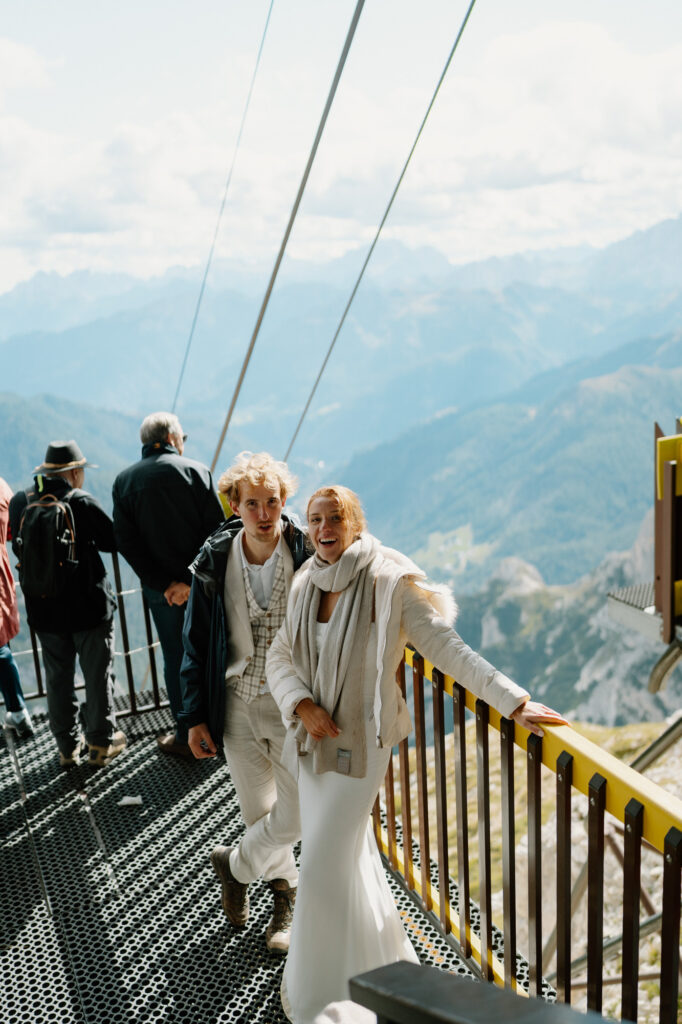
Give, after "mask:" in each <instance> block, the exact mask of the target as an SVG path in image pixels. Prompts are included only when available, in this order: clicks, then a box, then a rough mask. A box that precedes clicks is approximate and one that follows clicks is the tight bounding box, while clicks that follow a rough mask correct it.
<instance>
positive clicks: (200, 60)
mask: <svg viewBox="0 0 682 1024" xmlns="http://www.w3.org/2000/svg"><path fill="white" fill-rule="evenodd" d="M467 6H468V3H467V2H460V0H420V2H419V3H416V2H415V0H366V4H365V9H364V11H363V14H362V17H361V20H360V24H359V27H358V31H357V34H356V38H355V42H354V44H353V48H352V51H351V55H350V57H349V60H348V63H347V66H346V70H345V72H344V77H343V80H342V83H341V87H340V90H339V93H338V95H337V101H336V104H335V107H334V109H333V112H332V116H331V118H330V120H329V123H328V127H327V131H326V133H325V136H324V138H323V141H322V145H321V147H320V151H319V154H318V159H317V162H316V164H315V167H314V169H313V174H312V176H311V179H310V183H309V188H308V191H307V193H306V196H305V199H304V203H303V205H302V209H301V215H300V218H299V220H298V222H297V224H296V227H295V230H294V233H293V235H292V238H291V242H290V248H289V253H290V255H291V257H292V258H294V257H297V258H305V259H310V258H314V259H327V258H330V257H332V256H337V255H340V254H342V253H343V252H345V251H346V250H348V249H350V248H354V247H357V246H359V245H362V244H366V243H367V241H369V240H370V239H371V238H372V237H373V234H374V231H375V229H376V225H377V223H378V221H379V218H380V217H381V214H382V212H383V210H384V207H385V204H386V202H387V200H388V197H389V195H390V192H391V190H392V188H393V185H394V183H395V181H396V179H397V176H398V173H399V171H400V169H401V167H402V164H403V161H404V159H405V157H406V155H407V152H408V150H409V147H410V145H411V143H412V140H413V138H414V135H415V132H416V129H417V127H418V125H419V123H420V121H421V118H422V116H423V113H424V111H425V109H426V106H427V103H428V101H429V99H430V97H431V93H432V91H433V89H434V87H435V84H436V82H437V80H438V77H439V75H440V72H441V69H442V67H443V64H444V62H445V59H446V57H447V54H448V52H449V50H450V47H451V45H452V42H453V41H454V38H455V36H456V33H457V30H458V27H459V24H460V22H461V19H462V18H463V16H464V13H465V11H466V8H467ZM268 7H269V0H192V2H191V3H190V2H189V0H116V2H113V0H99V2H97V3H92V0H60V2H59V3H55V2H54V0H23V2H21V3H18V2H17V0H0V196H1V197H2V198H1V200H0V292H4V291H7V290H8V289H10V288H11V287H13V286H14V285H15V284H16V283H17V282H19V281H22V280H25V279H27V278H29V277H30V276H31V275H32V274H34V273H35V272H36V271H38V270H54V271H58V272H60V273H63V274H65V273H68V272H70V271H72V270H75V269H80V268H90V269H96V270H106V271H121V272H126V273H133V274H138V275H141V276H145V277H147V276H150V275H154V274H158V273H162V272H163V271H164V270H165V269H167V268H168V267H170V266H174V265H178V264H179V265H184V266H193V265H202V264H203V262H204V261H205V259H206V255H207V252H208V247H209V244H210V241H211V238H212V235H213V229H214V225H215V219H216V216H217V211H218V207H219V204H220V199H221V196H222V191H223V187H224V182H225V177H226V173H227V169H228V167H229V165H230V162H231V159H232V154H233V148H234V143H235V139H236V135H237V131H238V127H239V122H240V119H241V114H242V109H243V105H244V101H245V98H246V94H247V89H248V85H249V81H250V77H251V73H252V69H253V64H254V60H255V56H256V52H257V49H258V45H259V42H260V38H261V34H262V31H263V26H264V23H265V18H266V14H267V10H268ZM354 7H355V0H274V8H273V14H272V19H271V22H270V27H269V31H268V36H267V40H266V45H265V50H264V53H263V59H262V64H261V69H260V72H259V76H258V79H257V83H256V89H255V92H254V96H253V100H252V105H251V111H250V115H249V119H248V122H247V126H246V130H245V133H244V138H243V142H242V147H241V149H240V152H239V155H238V159H237V164H236V168H235V173H234V177H233V181H232V188H231V192H230V196H229V199H228V205H227V208H226V212H225V216H224V219H223V225H222V230H221V234H220V238H219V242H218V249H217V252H218V255H219V256H221V257H230V258H235V259H239V260H244V261H247V262H249V263H252V262H253V263H258V264H259V265H266V264H267V265H271V263H272V260H273V258H274V255H275V253H276V252H277V249H278V246H279V242H280V239H281V235H282V231H283V229H284V226H285V224H286V221H287V218H288V214H289V210H290V207H291V203H292V201H293V198H294V196H295V194H296V190H297V187H298V183H299V180H300V177H301V173H302V170H303V167H304V166H305V161H306V159H307V155H308V151H309V148H310V145H311V142H312V139H313V137H314V133H315V130H316V128H317V123H318V119H319V116H320V113H321V110H322V107H323V104H324V101H325V99H326V95H327V92H328V89H329V84H330V81H331V78H332V75H333V71H334V68H335V66H336V62H337V60H338V56H339V53H340V50H341V47H342V44H343V40H344V38H345V34H346V31H347V27H348V23H349V21H350V17H351V14H352V12H353V10H354ZM680 67H682V4H680V3H679V0H647V2H646V3H644V2H642V0H571V2H570V3H569V2H568V0H552V2H551V3H548V2H547V0H516V2H514V3H511V2H510V0H478V2H477V4H476V6H475V8H474V11H473V14H472V16H471V19H470V22H469V25H468V27H467V29H466V32H465V34H464V37H463V39H462V43H461V45H460V48H459V50H458V52H457V54H456V55H455V59H454V62H453V65H452V67H451V69H450V72H449V75H448V77H447V80H446V82H445V85H444V87H443V90H442V91H441V95H440V97H439V99H438V101H437V105H436V107H435V109H434V111H433V114H432V117H431V119H430V122H429V124H428V126H427V130H426V133H425V135H424V137H423V139H422V141H421V143H420V146H419V148H418V150H417V153H416V155H415V158H414V160H413V163H412V166H411V168H410V171H409V172H408V176H407V178H406V180H405V182H404V185H403V189H402V190H401V193H400V195H399V199H398V201H397V203H396V205H395V207H394V210H393V212H392V215H391V219H390V221H389V224H388V226H387V229H386V234H387V235H388V236H392V237H395V238H399V239H401V240H402V241H404V242H405V243H406V244H408V245H413V246H416V245H424V244H426V245H432V246H435V247H437V248H438V249H440V250H441V251H442V252H443V253H444V254H445V255H446V256H447V257H448V258H449V259H450V260H452V261H454V262H467V261H470V260H474V259H480V258H483V257H487V256H491V255H502V254H506V253H510V252H515V251H520V250H527V249H538V248H547V247H553V246H568V245H575V244H583V243H589V244H592V245H597V246H601V245H605V244H607V243H609V242H611V241H614V240H616V239H618V238H622V237H625V236H626V235H628V234H630V233H631V232H632V231H635V230H637V229H639V228H645V227H648V226H649V225H651V224H654V223H656V222H657V221H660V220H663V219H664V218H666V217H675V216H678V214H679V213H680V211H681V209H682V116H681V115H682V75H681V74H680V71H679V69H680Z"/></svg>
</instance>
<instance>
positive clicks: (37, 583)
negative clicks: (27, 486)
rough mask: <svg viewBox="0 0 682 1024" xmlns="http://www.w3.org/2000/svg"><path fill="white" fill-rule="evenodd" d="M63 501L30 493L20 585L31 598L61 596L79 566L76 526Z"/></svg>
mask: <svg viewBox="0 0 682 1024" xmlns="http://www.w3.org/2000/svg"><path fill="white" fill-rule="evenodd" d="M72 494H73V491H69V492H68V493H67V494H65V495H64V497H63V498H61V499H60V498H56V497H55V496H54V494H43V495H41V497H40V498H38V497H37V496H36V493H35V492H34V491H31V492H29V491H27V492H26V497H27V498H28V504H27V505H26V508H25V509H24V512H23V515H22V517H21V522H20V523H19V536H18V537H17V541H16V542H17V547H18V555H19V564H18V566H17V568H18V570H19V583H20V584H21V589H22V590H23V592H24V594H25V595H26V596H27V597H33V598H36V597H58V596H59V594H61V593H62V591H63V590H64V587H65V585H66V583H67V582H68V581H69V579H70V578H71V577H72V576H73V573H74V571H75V570H76V568H77V566H78V559H77V558H76V526H75V523H74V519H73V511H72V509H71V506H70V505H69V498H70V497H71V495H72Z"/></svg>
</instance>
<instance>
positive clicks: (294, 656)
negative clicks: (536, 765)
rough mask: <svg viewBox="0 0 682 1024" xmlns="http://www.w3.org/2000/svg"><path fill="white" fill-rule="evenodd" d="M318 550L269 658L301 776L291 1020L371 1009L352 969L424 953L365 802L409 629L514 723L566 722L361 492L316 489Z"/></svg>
mask: <svg viewBox="0 0 682 1024" xmlns="http://www.w3.org/2000/svg"><path fill="white" fill-rule="evenodd" d="M307 515H308V532H309V536H310V540H311V541H312V543H313V546H314V548H315V554H314V555H313V557H312V558H311V559H310V560H309V561H308V562H307V564H306V565H305V566H304V567H303V569H302V570H301V571H300V572H299V573H298V575H297V576H296V578H295V580H294V582H293V585H292V588H291V593H290V595H289V603H288V606H287V613H286V618H285V622H284V625H283V626H282V629H281V630H280V631H279V633H278V634H277V636H276V637H275V639H274V641H273V643H272V646H271V647H270V652H269V654H268V658H267V673H268V680H269V682H270V687H271V689H272V693H273V696H274V698H275V700H276V701H277V703H278V704H279V707H280V709H281V711H282V715H283V718H284V720H285V722H286V723H287V725H288V728H287V737H286V741H285V745H284V752H283V762H284V764H286V765H287V766H288V767H289V768H290V770H291V771H292V772H293V773H294V774H295V775H296V776H297V778H298V789H299V801H300V813H301V864H300V881H299V889H298V899H297V902H296V908H295V911H294V918H293V925H292V930H291V943H290V947H289V955H288V957H287V962H286V965H285V967H284V974H283V979H282V1005H283V1007H284V1011H285V1013H286V1015H287V1017H288V1018H289V1020H291V1021H293V1022H295V1024H329V1022H331V1021H334V1022H343V1024H346V1022H353V1024H356V1022H357V1024H360V1022H363V1024H364V1022H365V1021H367V1022H370V1021H374V1014H372V1013H370V1012H369V1011H368V1010H366V1009H364V1008H362V1007H360V1006H358V1005H357V1004H355V1003H353V1002H352V1001H351V1000H350V998H349V991H348V979H349V978H351V977H353V976H354V975H356V974H362V973H363V972H365V971H369V970H372V969H374V968H376V967H381V966H383V965H385V964H388V963H392V962H393V961H396V960H412V961H416V960H417V956H416V953H415V951H414V949H413V947H412V944H411V943H410V941H409V939H408V937H407V934H406V932H405V929H404V928H403V925H402V922H401V919H400V915H399V913H398V910H397V908H396V906H395V903H394V902H393V898H392V896H391V892H390V889H389V888H388V883H387V881H386V876H385V873H384V871H383V869H382V866H381V860H380V857H379V852H378V849H377V845H376V842H375V840H374V835H373V831H372V827H371V821H370V813H371V809H372V806H373V804H374V801H375V798H376V796H377V793H378V791H379V787H380V785H381V782H382V780H383V778H384V776H385V774H386V770H387V768H388V763H389V760H390V757H391V748H392V747H393V746H394V745H395V744H397V743H399V742H400V741H401V740H402V739H404V737H405V736H406V735H407V734H408V732H409V730H410V717H409V712H408V709H407V705H406V703H405V701H404V699H403V696H402V693H401V690H400V687H399V686H398V685H397V683H396V670H397V668H398V665H399V663H400V659H401V657H402V654H403V650H404V647H405V643H406V642H407V641H410V642H412V643H413V644H414V645H415V647H416V648H417V650H419V651H420V652H421V653H422V654H423V655H424V656H425V657H426V658H428V659H429V661H431V662H432V663H433V664H434V665H436V666H437V667H438V668H439V669H440V670H441V671H442V672H445V673H447V674H448V675H452V676H454V677H455V678H456V679H457V681H458V682H459V683H461V684H462V685H463V686H465V687H467V689H469V690H470V691H471V692H472V693H474V694H475V695H476V696H477V697H482V698H483V699H484V700H485V701H487V703H488V704H490V705H491V706H492V707H495V708H497V709H498V710H499V711H500V713H501V714H503V715H505V716H507V717H511V718H513V719H514V720H515V721H516V722H518V724H519V725H521V726H523V727H524V728H526V729H530V730H531V731H533V732H540V730H539V728H538V725H537V723H538V722H542V721H547V722H551V723H553V724H559V723H562V722H564V719H562V718H561V716H560V715H558V714H557V713H556V712H555V711H552V710H551V709H549V708H546V707H544V705H541V704H536V703H534V702H533V701H531V700H529V695H528V693H527V691H526V690H524V689H522V688H521V687H520V686H517V685H516V683H513V682H512V681H511V680H510V679H508V678H507V677H506V676H504V675H503V674H502V673H501V672H498V671H497V670H496V669H495V668H494V667H493V666H492V665H490V664H489V663H488V662H487V661H485V660H484V659H483V658H482V657H481V656H480V655H478V654H476V652H475V651H473V650H471V648H470V647H468V646H467V645H466V644H465V642H464V641H463V640H462V639H461V638H460V637H459V636H458V634H457V633H456V632H455V630H454V629H453V628H452V626H450V625H449V623H450V622H452V621H453V619H454V614H455V610H456V608H455V603H454V601H453V599H452V595H451V593H450V591H449V590H448V588H446V587H436V586H433V585H431V584H429V583H427V581H426V577H425V574H424V573H423V572H422V571H421V570H420V569H419V568H418V567H417V566H416V565H415V564H414V562H412V561H411V560H410V559H409V558H406V557H405V556H404V555H402V554H400V552H398V551H394V550H392V549H390V548H385V547H383V546H382V545H381V544H380V543H379V541H378V540H376V538H375V537H372V536H371V534H369V533H368V532H367V529H366V524H365V519H364V515H363V512H362V508H361V506H360V502H359V499H358V497H357V495H356V494H354V493H353V492H352V491H349V490H348V489H347V488H345V487H339V486H335V487H325V488H321V489H320V490H318V491H316V492H315V494H313V496H312V497H311V499H310V501H309V502H308V507H307Z"/></svg>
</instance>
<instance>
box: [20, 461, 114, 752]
mask: <svg viewBox="0 0 682 1024" xmlns="http://www.w3.org/2000/svg"><path fill="white" fill-rule="evenodd" d="M87 467H90V468H92V469H96V468H97V467H96V466H93V465H92V464H91V463H89V462H86V459H85V456H84V455H83V453H82V451H81V449H80V448H79V446H78V445H77V444H76V442H75V441H52V442H50V444H49V445H48V446H47V451H46V453H45V461H44V462H43V463H42V465H40V466H37V467H36V469H34V471H33V472H34V486H33V488H32V490H31V491H28V492H27V491H17V493H16V494H15V495H14V497H13V498H12V499H11V501H10V503H9V520H10V529H11V531H12V549H13V551H14V553H15V555H16V556H17V558H19V559H20V558H21V557H22V554H21V546H20V544H19V543H18V541H19V538H20V532H21V523H22V518H23V515H24V511H25V509H26V506H27V505H28V503H29V500H30V501H32V502H33V501H35V500H37V499H38V498H39V497H41V496H43V495H52V496H53V497H54V498H56V499H58V500H59V501H60V502H62V503H66V504H68V505H69V508H70V510H71V514H72V516H73V524H74V532H75V535H76V546H75V552H76V561H77V565H76V566H75V568H74V570H73V573H72V574H71V575H70V576H69V578H68V579H67V580H66V581H65V582H64V584H63V589H62V590H61V591H60V592H59V593H58V594H57V595H56V596H52V597H37V596H35V595H28V594H24V598H25V601H26V617H27V618H28V622H29V625H30V626H32V627H33V629H34V630H35V632H36V634H37V636H38V640H39V642H40V646H41V649H42V658H43V665H44V668H45V688H46V691H47V714H48V719H49V723H50V729H51V730H52V733H53V735H54V737H55V739H56V741H57V746H58V748H59V762H60V764H61V765H62V766H64V767H70V766H71V765H74V764H78V763H79V761H80V757H81V754H82V744H83V735H82V733H81V723H82V726H83V732H84V735H85V742H86V743H87V746H88V750H89V754H88V764H89V765H90V766H91V767H100V766H102V765H105V764H108V763H109V762H110V761H111V760H112V758H114V757H116V756H117V755H118V754H120V753H121V752H122V751H123V750H124V748H125V746H126V738H125V735H124V734H123V733H122V732H121V730H120V729H117V728H116V712H115V710H114V609H115V607H116V602H115V599H114V594H113V591H112V589H111V585H110V583H109V580H108V579H107V574H106V570H105V568H104V564H103V562H102V559H101V556H100V551H113V550H114V532H113V527H112V522H111V519H110V518H109V516H108V515H107V514H106V512H105V511H104V509H103V508H102V506H101V505H100V503H99V502H98V501H97V499H96V498H94V497H93V496H92V494H89V493H88V492H87V491H84V490H83V489H82V488H83V481H84V479H85V470H86V468H87ZM76 656H78V661H79V664H80V667H81V672H82V673H83V679H84V681H85V701H84V702H83V703H82V704H81V705H80V707H79V703H78V698H77V696H76V692H75V671H76ZM79 720H80V721H79Z"/></svg>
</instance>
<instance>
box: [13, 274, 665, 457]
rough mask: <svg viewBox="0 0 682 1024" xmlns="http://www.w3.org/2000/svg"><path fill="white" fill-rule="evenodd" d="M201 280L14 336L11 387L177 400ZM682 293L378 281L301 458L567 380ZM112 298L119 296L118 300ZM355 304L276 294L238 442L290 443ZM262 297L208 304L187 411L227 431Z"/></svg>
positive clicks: (191, 364) (142, 405) (660, 315)
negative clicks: (541, 380)
mask: <svg viewBox="0 0 682 1024" xmlns="http://www.w3.org/2000/svg"><path fill="white" fill-rule="evenodd" d="M441 269H442V268H441ZM71 283H72V284H73V283H74V282H71ZM120 283H121V282H119V284H120ZM51 284H54V282H51ZM195 284H196V282H194V281H192V280H191V279H190V278H189V277H188V276H186V275H185V276H183V275H182V274H179V273H178V274H176V275H175V276H174V277H172V280H171V275H169V279H168V280H167V281H166V283H165V285H163V287H162V286H161V285H159V286H158V287H157V286H156V285H155V286H154V288H156V291H155V290H154V288H151V286H150V287H149V288H147V289H145V288H144V287H143V286H142V285H141V284H140V285H138V286H137V287H136V288H135V289H131V290H130V291H129V292H127V293H126V295H125V296H119V297H115V301H119V298H121V301H122V302H123V299H124V298H125V301H126V302H128V306H127V307H126V308H124V309H122V310H118V311H116V312H113V313H111V314H110V315H107V316H100V317H98V318H97V319H95V320H93V321H92V322H88V323H81V324H78V325H77V326H73V327H69V328H68V329H65V330H61V331H40V332H32V333H29V334H22V335H14V336H12V337H11V338H9V339H7V340H6V341H5V342H4V343H3V344H2V349H1V351H2V355H3V365H4V367H5V373H4V386H5V388H7V389H8V390H11V391H13V392H16V393H19V394H23V395H25V396H30V395H32V394H37V393H42V392H45V391H46V390H49V391H51V392H53V393H58V394H64V395H66V394H69V395H78V396H80V397H82V398H84V399H85V400H87V401H90V402H92V403H95V404H98V405H101V406H106V407H110V408H118V409H121V411H122V412H124V413H126V414H130V415H135V416H138V417H141V416H142V415H144V414H145V413H146V412H148V411H150V410H151V409H153V408H164V407H169V406H170V405H171V404H172V401H173V397H174V395H175V390H176V386H177V381H178V375H179V372H180V367H181V365H182V362H183V358H184V353H185V348H186V343H187V333H188V325H189V323H190V322H191V316H192V312H193V309H194V303H195V301H196V290H195ZM10 294H13V293H10ZM94 294H95V297H97V295H98V294H99V293H98V292H97V289H95V290H94ZM681 295H682V292H677V293H674V294H671V295H669V296H667V297H666V298H661V297H657V298H656V301H655V302H652V301H649V300H647V301H649V304H648V305H647V304H646V303H644V304H643V305H639V306H638V305H637V301H636V300H635V299H633V300H632V301H631V302H630V304H629V306H628V310H629V311H628V310H625V307H624V306H623V305H621V304H620V303H616V302H614V301H611V300H609V299H608V298H606V297H604V296H603V295H601V294H596V293H588V292H585V293H583V292H569V291H567V290H565V289H564V290H562V289H559V288H556V287H551V288H550V287H539V286H537V285H533V284H528V283H517V284H510V285H508V286H507V287H506V288H504V289H503V290H500V291H485V290H482V289H479V290H472V291H467V290H464V289H461V288H455V287H453V286H452V285H451V284H448V285H444V284H442V283H441V284H440V285H439V286H438V287H436V286H435V285H434V286H433V287H430V288H427V287H426V286H425V285H424V284H423V283H421V284H413V285H412V286H411V287H410V288H408V287H404V288H397V287H394V288H392V289H388V288H386V287H378V286H377V285H375V284H372V283H368V284H367V285H366V286H363V288H362V289H361V291H360V293H359V294H358V297H357V299H356V302H355V304H354V306H353V308H352V310H351V313H350V316H349V317H348V320H347V322H346V324H345V326H344V329H343V332H342V334H341V336H340V338H339V342H338V344H337V347H336V350H335V351H334V353H333V355H332V358H331V359H330V361H329V364H328V367H327V370H326V373H325V375H324V377H323V379H322V383H321V385H320V388H319V391H318V393H317V395H316V398H315V401H314V403H313V406H312V408H311V410H310V413H309V416H308V419H307V421H306V423H305V424H304V428H303V430H302V432H301V434H300V436H299V439H298V442H297V446H296V451H295V458H296V459H297V460H299V462H300V464H301V465H304V464H307V463H309V462H310V461H311V460H312V461H317V460H319V459H324V460H325V461H326V462H327V463H330V462H331V463H334V462H340V461H342V460H344V459H347V458H349V457H350V456H351V455H352V453H353V452H355V451H357V450H358V449H359V448H367V447H371V446H372V445H375V444H377V443H381V442H384V441H388V440H390V439H391V438H392V437H394V436H396V435H397V434H398V433H400V431H401V430H403V429H406V428H407V427H410V426H413V425H416V424H418V423H419V422H421V421H423V420H424V419H425V418H427V417H429V416H433V415H434V414H436V413H440V412H443V411H445V410H448V409H453V408H457V409H459V410H464V409H468V408H472V407H473V406H475V405H477V404H482V403H486V402H489V401H491V400H492V399H495V398H497V397H500V396H502V395H504V394H505V393H508V392H509V391H511V390H513V389H515V388H520V387H522V386H523V385H524V384H526V383H527V382H529V381H531V380H533V378H535V377H537V375H538V374H539V373H542V372H552V371H558V372H557V373H556V376H555V379H557V380H560V379H561V375H562V374H563V369H562V368H563V367H564V365H565V364H567V363H571V362H574V361H575V360H576V359H580V358H587V357H592V356H594V355H595V354H597V353H602V352H608V351H609V350H610V349H612V348H614V347H615V346H617V345H619V344H622V343H623V342H627V341H633V340H636V339H637V338H640V337H642V336H649V337H650V336H651V335H652V334H655V333H663V332H670V331H673V330H675V329H677V328H679V327H681V326H682V299H681V297H680V296H681ZM0 298H7V297H0ZM145 298H146V299H148V300H149V301H144V299H145ZM98 301H99V300H98ZM102 301H106V302H110V301H114V300H113V299H112V296H111V295H104V296H103V298H102ZM345 302H346V292H345V291H343V290H342V289H340V288H339V287H334V286H332V285H330V284H328V283H324V282H320V283H318V284H316V285H314V284H311V283H309V282H308V283H305V282H300V283H290V284H288V285H284V286H282V287H281V288H280V289H278V290H277V291H276V292H275V294H274V296H273V299H272V303H271V307H270V309H269V311H268V314H267V316H266V319H265V321H264V325H263V329H262V332H261V336H260V338H259V342H258V345H257V346H256V349H255V352H254V356H253V359H252V363H251V366H250V368H249V371H248V373H247V376H246V379H245V382H244V387H243V390H242V395H241V397H240V401H239V404H238V406H237V409H236V415H235V418H234V421H233V425H232V427H231V432H230V435H229V446H230V447H229V450H230V451H234V450H235V449H238V448H240V447H244V446H246V447H251V448H268V449H271V450H273V451H275V452H276V453H277V454H284V451H285V449H286V447H287V446H288V442H289V440H290V438H291V436H292V434H293V431H294V428H295V426H296V423H297V421H298V418H299V416H300V413H301V411H302V410H303V407H304V404H305V402H306V399H307V397H308V394H309V391H310V388H311V387H312V385H313V382H314V380H315V377H316V375H317V373H318V370H319V368H320V366H321V363H322V359H323V356H324V354H325V352H326V350H327V347H328V344H329V341H330V339H331V337H332V336H333V333H334V330H335V328H336V325H337V323H338V320H339V317H340V315H341V312H342V310H343V308H344V305H345ZM259 305H260V300H259V297H258V296H257V295H256V294H255V293H250V294H249V293H247V292H246V291H237V290H215V289H214V290H212V291H210V292H208V293H207V296H206V299H205V302H204V305H203V307H202V313H201V318H200V322H199V324H198V326H197V331H196V334H195V338H194V342H193V346H192V350H191V354H190V358H189V361H188V365H187V371H186V375H185V380H184V383H183V387H182V392H181V396H180V402H179V405H178V411H179V413H180V414H181V416H182V417H183V419H185V420H186V421H188V422H191V421H196V422H206V423H207V424H209V423H210V424H212V431H213V436H214V437H217V435H218V431H219V429H220V426H221V424H222V422H223V419H224V416H225V411H226V409H227V407H228V404H229V402H230V399H231V396H232V392H233V389H234V385H235V381H236V379H237V374H238V372H239V368H240V367H241V364H242V360H243V357H244V353H245V351H246V346H247V342H248V340H249V338H250V336H251V332H252V328H253V324H254V322H255V319H256V315H257V313H258V309H259ZM192 429H193V428H192ZM228 457H229V455H228Z"/></svg>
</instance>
